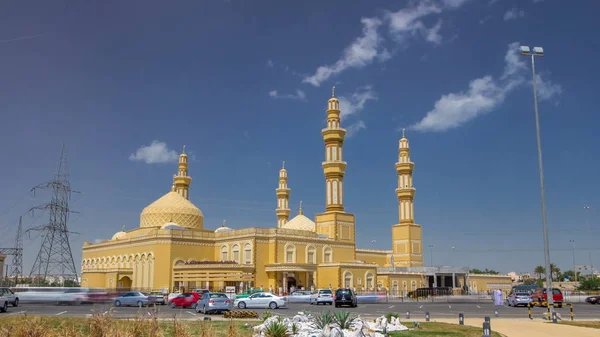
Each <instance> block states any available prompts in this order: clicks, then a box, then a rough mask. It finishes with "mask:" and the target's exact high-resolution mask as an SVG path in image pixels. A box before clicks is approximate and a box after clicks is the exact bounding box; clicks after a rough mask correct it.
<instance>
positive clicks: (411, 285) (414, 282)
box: [410, 280, 417, 290]
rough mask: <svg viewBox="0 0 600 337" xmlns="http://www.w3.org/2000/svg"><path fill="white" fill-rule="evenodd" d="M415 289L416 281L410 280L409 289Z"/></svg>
mask: <svg viewBox="0 0 600 337" xmlns="http://www.w3.org/2000/svg"><path fill="white" fill-rule="evenodd" d="M416 289H417V282H416V281H414V280H413V281H410V290H416Z"/></svg>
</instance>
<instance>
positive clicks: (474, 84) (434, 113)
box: [411, 42, 562, 131]
mask: <svg viewBox="0 0 600 337" xmlns="http://www.w3.org/2000/svg"><path fill="white" fill-rule="evenodd" d="M518 48H519V43H518V42H513V43H511V44H509V45H508V50H507V52H506V54H505V56H504V63H505V65H504V70H503V72H502V76H500V78H499V79H494V78H493V77H492V76H490V75H486V76H483V77H481V78H477V79H474V80H472V81H471V82H470V83H469V88H468V89H467V90H466V91H461V92H459V93H450V94H446V95H443V96H442V97H441V98H440V99H439V100H438V101H437V102H435V104H434V107H433V110H431V111H429V112H428V113H427V114H426V115H425V117H424V118H423V119H422V120H421V121H420V122H418V123H417V124H415V125H413V126H412V127H411V128H413V129H415V130H418V131H445V130H448V129H452V128H456V127H459V126H461V125H463V124H464V123H467V122H468V121H470V120H472V119H474V118H475V117H477V116H480V115H483V114H485V113H488V112H490V111H491V110H493V109H494V108H497V107H498V106H499V105H501V104H502V103H503V102H504V99H505V97H506V95H507V94H509V93H510V92H512V91H513V90H514V89H516V88H517V87H519V86H520V85H521V84H524V83H528V82H527V81H526V76H527V73H528V72H527V69H528V66H527V63H526V59H525V58H524V57H522V56H521V55H520V53H519V50H518ZM536 78H537V86H538V88H537V89H538V96H539V99H540V100H550V99H552V98H553V97H555V96H557V95H560V94H561V93H562V87H561V86H560V85H558V84H554V83H552V82H551V81H549V80H544V79H542V77H541V76H540V75H537V77H536ZM529 83H530V82H529Z"/></svg>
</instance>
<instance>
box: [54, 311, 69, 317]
mask: <svg viewBox="0 0 600 337" xmlns="http://www.w3.org/2000/svg"><path fill="white" fill-rule="evenodd" d="M66 313H67V312H66V311H61V312H59V313H57V314H56V315H55V316H60V315H62V314H66Z"/></svg>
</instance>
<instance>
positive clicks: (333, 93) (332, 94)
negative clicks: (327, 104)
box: [331, 85, 335, 98]
mask: <svg viewBox="0 0 600 337" xmlns="http://www.w3.org/2000/svg"><path fill="white" fill-rule="evenodd" d="M331 97H332V98H333V97H335V85H334V86H333V88H331Z"/></svg>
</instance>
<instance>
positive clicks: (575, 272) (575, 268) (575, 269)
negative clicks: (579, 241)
mask: <svg viewBox="0 0 600 337" xmlns="http://www.w3.org/2000/svg"><path fill="white" fill-rule="evenodd" d="M569 242H570V243H571V247H572V248H573V273H574V274H575V282H577V267H576V266H575V240H569Z"/></svg>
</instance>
